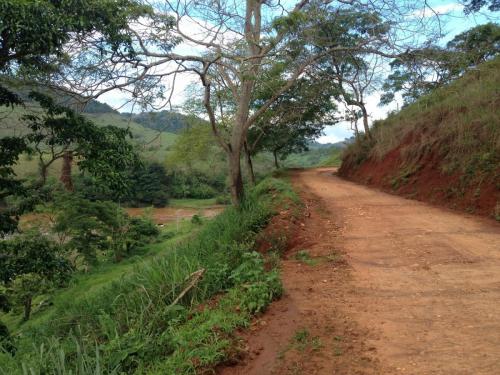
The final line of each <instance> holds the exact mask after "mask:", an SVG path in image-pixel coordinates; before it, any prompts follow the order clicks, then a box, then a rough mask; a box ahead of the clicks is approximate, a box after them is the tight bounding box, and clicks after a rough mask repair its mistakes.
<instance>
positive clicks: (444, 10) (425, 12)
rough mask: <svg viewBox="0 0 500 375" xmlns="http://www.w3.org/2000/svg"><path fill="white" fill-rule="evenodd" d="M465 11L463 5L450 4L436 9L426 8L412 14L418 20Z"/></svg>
mask: <svg viewBox="0 0 500 375" xmlns="http://www.w3.org/2000/svg"><path fill="white" fill-rule="evenodd" d="M463 9H464V6H463V4H459V3H449V4H443V5H437V6H434V7H433V6H431V7H425V8H422V9H419V10H416V11H415V12H413V13H412V16H413V17H417V18H428V17H435V16H436V15H438V16H442V15H445V14H448V13H452V12H457V11H460V12H461V11H463Z"/></svg>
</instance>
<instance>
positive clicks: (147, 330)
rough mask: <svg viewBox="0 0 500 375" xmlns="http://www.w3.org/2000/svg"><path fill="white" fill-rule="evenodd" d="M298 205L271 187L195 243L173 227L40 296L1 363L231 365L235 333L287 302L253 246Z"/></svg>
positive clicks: (148, 368)
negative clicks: (286, 207)
mask: <svg viewBox="0 0 500 375" xmlns="http://www.w3.org/2000/svg"><path fill="white" fill-rule="evenodd" d="M296 201H297V198H296V197H295V195H294V193H293V192H292V191H291V188H290V186H289V185H288V184H286V183H284V182H281V181H278V180H265V181H263V182H262V183H260V184H259V185H257V186H256V188H255V189H254V190H253V191H251V192H250V193H249V196H248V199H247V200H246V201H245V203H244V205H243V206H242V208H241V209H235V208H228V209H227V210H226V211H225V212H223V213H222V214H220V215H219V216H217V217H216V218H215V219H213V220H212V221H209V222H203V224H202V226H201V227H199V229H198V230H197V233H196V234H191V235H189V240H182V239H183V238H184V237H185V233H186V229H187V228H186V227H185V228H183V229H181V232H180V233H176V234H175V235H173V236H172V238H170V236H171V234H170V233H171V229H170V228H169V229H167V230H164V231H163V232H162V233H161V234H160V237H159V239H157V240H156V242H155V243H154V244H151V245H147V247H146V248H145V249H143V250H142V253H138V254H137V255H139V254H140V255H141V257H136V258H135V259H132V258H131V259H130V260H129V261H128V262H124V263H121V264H120V265H118V266H114V267H112V266H110V265H106V264H103V265H101V266H100V267H97V268H96V269H95V270H92V271H91V272H90V273H88V274H82V275H81V276H79V277H74V278H73V279H72V280H70V281H68V283H67V284H66V286H65V287H63V288H62V289H59V288H58V289H54V290H53V291H52V292H51V293H47V294H44V295H43V296H40V298H38V299H37V301H40V302H42V301H43V303H42V304H41V306H40V307H38V308H37V311H36V313H34V314H33V316H32V317H31V320H30V321H28V322H20V321H18V320H16V319H11V318H9V320H8V321H9V323H10V327H9V329H10V331H11V336H8V337H7V338H4V340H9V341H8V342H9V345H10V348H11V352H13V353H15V355H14V356H11V354H9V353H4V354H2V355H1V357H0V363H1V364H2V367H1V369H2V371H3V373H5V374H16V373H20V374H21V373H23V371H24V370H23V368H24V369H26V370H28V371H29V372H30V373H35V374H38V373H40V374H41V373H46V372H49V373H53V372H55V373H79V374H87V373H88V374H94V373H96V371H97V372H99V371H101V372H102V373H123V372H125V373H148V374H150V373H158V374H160V373H162V374H163V373H179V374H191V373H192V374H194V373H196V371H198V370H200V369H207V368H210V367H211V366H214V365H216V364H217V363H220V362H222V361H224V360H225V359H227V358H229V357H230V356H231V355H234V354H235V348H234V343H235V342H234V335H233V333H234V329H235V328H237V327H244V326H246V325H248V324H249V322H250V319H251V316H252V315H253V314H255V313H259V312H262V311H263V310H265V308H266V306H267V305H268V304H269V303H270V302H271V301H272V300H273V299H275V298H277V297H279V296H280V294H281V284H280V281H279V275H278V270H277V269H272V270H265V269H264V260H263V258H262V256H261V255H260V254H258V253H256V252H255V239H256V234H257V233H258V232H259V230H260V229H262V228H263V227H264V226H265V225H266V223H267V221H268V220H269V219H270V217H271V216H272V215H273V213H274V212H276V210H277V209H278V207H279V205H280V204H281V205H283V204H284V203H285V202H286V203H288V204H290V202H291V203H293V202H296ZM197 224H198V223H195V224H184V225H188V227H189V228H192V226H193V225H195V226H196V225H197ZM162 238H167V239H162ZM179 239H181V241H179ZM144 255H147V256H144ZM42 297H43V299H42ZM9 337H10V338H9Z"/></svg>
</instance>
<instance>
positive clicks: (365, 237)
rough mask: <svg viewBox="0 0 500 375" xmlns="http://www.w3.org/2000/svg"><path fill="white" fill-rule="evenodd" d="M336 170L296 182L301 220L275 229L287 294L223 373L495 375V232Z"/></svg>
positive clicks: (247, 335) (499, 353)
mask: <svg viewBox="0 0 500 375" xmlns="http://www.w3.org/2000/svg"><path fill="white" fill-rule="evenodd" d="M332 172H333V170H331V169H319V170H309V171H303V172H296V173H295V174H294V176H293V182H294V184H295V186H297V187H298V188H299V189H301V195H302V198H303V199H304V201H305V202H306V208H305V212H304V215H303V216H302V217H301V219H300V220H298V221H296V222H295V223H294V222H288V224H286V223H285V220H284V218H285V217H286V215H283V217H281V218H280V219H277V220H276V221H275V222H274V224H273V225H274V226H276V225H278V226H279V225H282V226H283V225H288V230H289V232H290V233H293V234H294V237H293V240H292V241H291V246H290V248H289V249H288V251H287V252H286V254H285V259H284V260H283V262H282V278H283V282H284V286H285V296H284V298H282V299H281V300H280V301H277V302H275V303H273V304H272V305H271V306H270V308H269V310H268V311H267V312H266V313H265V314H264V315H262V316H261V317H260V318H259V319H258V320H256V321H255V322H254V323H253V325H252V326H251V328H250V329H249V330H247V331H246V332H243V333H242V339H243V340H244V343H245V344H244V345H245V346H246V353H247V355H246V356H245V357H244V358H243V360H242V361H241V362H240V363H238V364H237V365H234V366H230V367H225V368H221V369H219V370H218V373H219V374H222V375H233V374H234V375H239V374H241V375H243V374H245V375H266V374H274V375H285V374H290V375H291V374H306V375H308V374H318V375H323V374H325V375H326V374H450V375H462V374H463V375H465V374H471V375H472V374H474V375H483V374H484V375H485V374H498V373H499V369H500V334H499V332H500V303H498V301H499V300H500V225H498V224H496V223H494V222H492V221H490V220H486V219H482V218H479V217H477V216H471V215H465V214H459V213H455V212H452V211H449V210H442V209H439V208H435V207H431V206H428V205H426V204H424V203H420V202H416V201H412V200H406V199H403V198H400V197H397V196H394V195H388V194H385V193H383V192H380V191H376V190H372V189H369V188H367V187H364V186H360V185H356V184H354V183H352V182H348V181H345V180H342V179H340V178H338V177H336V176H334V175H333V174H332ZM273 229H277V228H273ZM300 250H307V252H308V254H309V255H310V257H311V259H309V261H304V260H302V261H301V260H297V259H296V254H297V253H298V252H299V251H300Z"/></svg>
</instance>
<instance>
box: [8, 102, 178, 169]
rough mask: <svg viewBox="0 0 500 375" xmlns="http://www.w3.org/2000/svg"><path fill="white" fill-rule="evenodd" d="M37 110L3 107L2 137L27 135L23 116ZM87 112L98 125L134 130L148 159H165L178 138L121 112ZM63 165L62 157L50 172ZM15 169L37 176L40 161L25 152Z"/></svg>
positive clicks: (133, 132) (33, 107) (31, 107)
mask: <svg viewBox="0 0 500 375" xmlns="http://www.w3.org/2000/svg"><path fill="white" fill-rule="evenodd" d="M108 108H110V107H108ZM37 111H38V108H37V106H36V105H33V104H29V103H28V104H27V105H26V108H24V109H22V108H20V107H16V108H15V110H12V109H2V110H0V137H7V136H13V135H21V134H23V133H24V132H25V131H26V128H25V127H24V125H23V122H22V120H21V117H22V116H23V115H25V114H28V113H36V112H37ZM85 115H86V116H87V117H88V118H89V119H91V120H92V121H93V122H94V123H95V124H97V125H101V126H107V125H112V126H116V127H118V128H122V129H125V128H128V129H130V131H131V133H132V142H134V143H135V144H136V145H137V147H138V148H139V150H140V153H141V155H142V156H143V157H144V158H146V159H148V160H153V161H158V162H163V161H164V160H165V156H166V154H167V150H168V148H169V147H171V146H172V145H173V144H174V142H175V140H176V138H177V135H176V134H173V133H169V132H161V131H157V130H153V129H151V128H148V127H146V126H143V125H141V124H138V123H136V122H134V121H132V120H130V119H128V118H126V117H125V116H123V115H121V114H119V113H118V112H114V111H113V112H103V113H85ZM60 168H61V160H57V161H56V162H55V163H54V164H53V165H51V167H50V168H49V175H58V173H59V171H60ZM15 170H16V173H17V174H18V176H19V177H21V178H24V177H28V176H32V175H35V174H36V173H37V170H38V162H37V160H36V159H34V158H33V157H32V156H30V155H23V156H22V157H21V160H20V162H19V163H18V164H17V166H16V168H15Z"/></svg>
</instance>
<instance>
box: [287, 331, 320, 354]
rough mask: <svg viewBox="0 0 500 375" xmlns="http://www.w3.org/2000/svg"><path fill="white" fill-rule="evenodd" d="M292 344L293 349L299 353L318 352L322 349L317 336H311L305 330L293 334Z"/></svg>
mask: <svg viewBox="0 0 500 375" xmlns="http://www.w3.org/2000/svg"><path fill="white" fill-rule="evenodd" d="M293 342H294V345H293V347H294V348H296V349H297V350H299V351H304V350H306V349H310V350H312V351H318V350H319V349H321V347H322V344H321V340H320V338H319V337H317V336H311V333H310V332H309V331H308V330H307V329H305V328H303V329H300V330H298V331H297V332H295V334H294V336H293Z"/></svg>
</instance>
